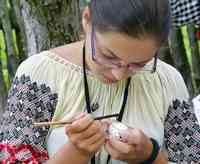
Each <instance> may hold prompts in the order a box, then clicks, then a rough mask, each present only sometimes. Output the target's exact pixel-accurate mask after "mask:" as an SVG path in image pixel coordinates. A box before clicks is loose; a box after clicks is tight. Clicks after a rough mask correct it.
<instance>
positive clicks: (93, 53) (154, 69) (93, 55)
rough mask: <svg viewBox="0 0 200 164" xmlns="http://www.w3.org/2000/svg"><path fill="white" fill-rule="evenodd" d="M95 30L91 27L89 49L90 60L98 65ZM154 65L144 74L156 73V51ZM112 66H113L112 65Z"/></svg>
mask: <svg viewBox="0 0 200 164" xmlns="http://www.w3.org/2000/svg"><path fill="white" fill-rule="evenodd" d="M94 44H95V30H94V26H92V32H91V49H92V60H93V61H94V62H96V63H98V64H100V63H99V62H98V61H97V59H96V58H97V57H96V49H95V45H94ZM153 59H154V63H153V68H152V70H148V71H147V70H146V71H145V72H150V73H155V72H156V68H157V63H158V51H157V52H156V53H155V55H154V57H153ZM113 65H114V64H113ZM136 72H140V71H136Z"/></svg>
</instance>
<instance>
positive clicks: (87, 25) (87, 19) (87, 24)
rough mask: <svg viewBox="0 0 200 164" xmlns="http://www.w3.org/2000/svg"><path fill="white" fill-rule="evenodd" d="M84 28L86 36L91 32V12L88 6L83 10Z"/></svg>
mask: <svg viewBox="0 0 200 164" xmlns="http://www.w3.org/2000/svg"><path fill="white" fill-rule="evenodd" d="M82 26H83V30H84V32H85V34H86V33H90V32H91V27H92V26H91V11H90V9H89V7H88V6H87V7H86V8H85V9H84V10H83V14H82Z"/></svg>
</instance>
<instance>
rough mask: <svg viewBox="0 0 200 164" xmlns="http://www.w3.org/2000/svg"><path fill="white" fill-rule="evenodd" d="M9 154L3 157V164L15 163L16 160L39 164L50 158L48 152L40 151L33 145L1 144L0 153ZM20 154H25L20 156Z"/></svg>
mask: <svg viewBox="0 0 200 164" xmlns="http://www.w3.org/2000/svg"><path fill="white" fill-rule="evenodd" d="M1 153H3V154H8V155H7V156H6V157H5V158H6V159H1V158H0V161H1V164H7V163H8V162H9V163H10V164H12V163H13V164H14V163H15V162H23V164H29V163H31V164H39V163H41V161H46V160H48V153H47V152H46V151H45V152H41V151H38V150H37V149H35V148H34V147H32V146H31V145H25V144H22V145H19V146H15V145H9V144H0V154H1ZM20 154H22V155H23V154H25V155H24V156H22V155H21V156H20Z"/></svg>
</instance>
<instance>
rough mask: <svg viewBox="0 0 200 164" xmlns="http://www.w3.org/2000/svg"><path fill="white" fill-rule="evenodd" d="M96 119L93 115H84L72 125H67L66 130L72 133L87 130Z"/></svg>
mask: <svg viewBox="0 0 200 164" xmlns="http://www.w3.org/2000/svg"><path fill="white" fill-rule="evenodd" d="M93 121H94V119H93V118H92V116H91V115H89V114H86V115H85V116H84V117H82V118H80V119H78V120H76V121H74V122H73V123H72V124H71V125H68V126H66V130H67V131H68V132H70V133H80V132H82V131H84V130H86V129H87V128H88V127H89V126H90V125H91V124H92V123H93Z"/></svg>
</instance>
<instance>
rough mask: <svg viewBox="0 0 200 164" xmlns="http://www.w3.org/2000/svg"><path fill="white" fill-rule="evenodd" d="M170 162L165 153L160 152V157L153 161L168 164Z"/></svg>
mask: <svg viewBox="0 0 200 164" xmlns="http://www.w3.org/2000/svg"><path fill="white" fill-rule="evenodd" d="M167 163H168V160H167V158H166V156H165V154H164V153H162V152H160V153H159V154H158V157H157V158H156V160H155V161H154V162H153V164H167Z"/></svg>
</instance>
